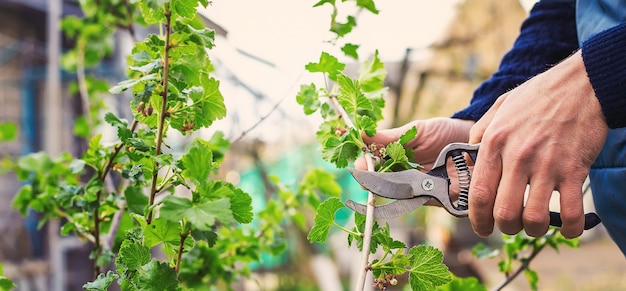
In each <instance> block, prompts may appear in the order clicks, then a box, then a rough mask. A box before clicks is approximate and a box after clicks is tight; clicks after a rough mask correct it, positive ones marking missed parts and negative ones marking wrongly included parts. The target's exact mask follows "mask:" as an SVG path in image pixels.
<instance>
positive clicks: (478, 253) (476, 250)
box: [472, 242, 500, 259]
mask: <svg viewBox="0 0 626 291" xmlns="http://www.w3.org/2000/svg"><path fill="white" fill-rule="evenodd" d="M499 253H500V250H498V249H492V248H490V247H488V246H487V245H486V244H484V243H483V242H479V243H477V244H476V245H475V246H474V247H473V248H472V254H473V255H474V256H475V257H477V258H479V259H484V258H494V257H496V256H497V255H498V254H499Z"/></svg>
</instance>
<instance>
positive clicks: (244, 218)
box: [230, 186, 254, 223]
mask: <svg viewBox="0 0 626 291" xmlns="http://www.w3.org/2000/svg"><path fill="white" fill-rule="evenodd" d="M230 210H231V211H232V212H233V218H235V220H236V221H237V222H239V223H250V222H252V218H253V216H254V214H253V212H252V197H250V195H249V194H248V193H246V192H244V191H243V190H241V189H239V188H235V187H234V186H233V195H232V196H231V197H230Z"/></svg>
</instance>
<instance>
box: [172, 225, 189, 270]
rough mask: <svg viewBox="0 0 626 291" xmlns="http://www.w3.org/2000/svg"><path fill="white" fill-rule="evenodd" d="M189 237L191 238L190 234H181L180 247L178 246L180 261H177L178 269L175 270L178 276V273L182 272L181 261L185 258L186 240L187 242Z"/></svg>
mask: <svg viewBox="0 0 626 291" xmlns="http://www.w3.org/2000/svg"><path fill="white" fill-rule="evenodd" d="M188 236H189V232H185V233H181V234H180V245H179V246H178V259H177V260H176V268H175V269H174V271H176V274H178V271H180V260H182V258H183V250H184V248H185V240H187V237H188Z"/></svg>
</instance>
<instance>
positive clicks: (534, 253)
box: [494, 229, 559, 291]
mask: <svg viewBox="0 0 626 291" xmlns="http://www.w3.org/2000/svg"><path fill="white" fill-rule="evenodd" d="M557 231H559V230H558V229H554V230H553V231H552V233H551V234H550V235H556V232H557ZM546 245H547V244H546V243H544V244H541V245H539V247H538V248H536V249H533V251H532V253H531V254H530V256H528V258H526V259H524V260H522V265H521V266H519V268H517V270H515V272H513V273H512V274H511V275H510V276H507V277H506V279H505V280H504V281H502V283H500V284H499V285H498V286H497V287H496V288H495V289H494V290H496V291H499V290H502V288H504V287H505V286H506V285H508V284H509V283H511V282H512V281H513V280H514V279H515V278H516V277H517V276H519V274H521V273H522V272H523V271H525V270H527V269H528V266H529V265H530V262H531V261H532V260H533V259H534V258H535V257H536V256H537V255H538V254H539V252H541V250H543V248H544V247H545V246H546Z"/></svg>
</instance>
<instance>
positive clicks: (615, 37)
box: [582, 23, 626, 128]
mask: <svg viewBox="0 0 626 291" xmlns="http://www.w3.org/2000/svg"><path fill="white" fill-rule="evenodd" d="M582 56H583V61H584V63H585V68H586V69H587V76H588V77H589V80H590V82H591V85H592V87H593V89H594V91H595V94H596V97H597V98H598V100H599V101H600V106H601V107H602V113H603V114H604V117H605V119H606V122H607V125H608V126H609V127H610V128H621V127H625V126H626V23H621V24H620V25H617V26H615V27H613V28H610V29H607V30H605V31H603V32H600V33H598V34H596V35H595V36H592V37H591V38H589V39H588V40H587V41H585V42H584V43H583V45H582Z"/></svg>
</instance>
